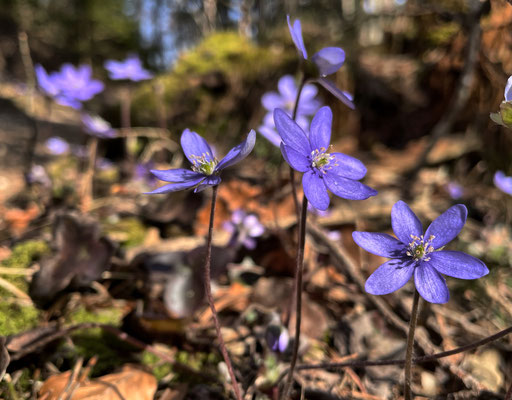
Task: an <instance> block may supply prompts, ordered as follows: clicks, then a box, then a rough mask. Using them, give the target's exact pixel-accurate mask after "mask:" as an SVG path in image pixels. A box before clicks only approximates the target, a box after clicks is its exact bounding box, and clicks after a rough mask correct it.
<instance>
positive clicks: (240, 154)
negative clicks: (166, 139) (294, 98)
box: [146, 129, 256, 194]
mask: <svg viewBox="0 0 512 400" xmlns="http://www.w3.org/2000/svg"><path fill="white" fill-rule="evenodd" d="M255 143H256V132H254V130H251V131H250V132H249V134H248V135H247V139H246V140H244V141H243V142H242V143H240V144H239V145H238V146H235V147H233V148H232V149H231V150H230V151H229V152H228V154H226V156H225V157H224V158H223V159H222V160H220V161H217V159H216V158H215V157H214V156H213V152H212V149H211V148H210V145H209V144H208V143H207V142H206V140H204V139H203V138H202V137H201V136H199V135H198V134H197V133H195V132H192V131H191V130H190V129H185V130H184V131H183V133H182V135H181V147H182V149H183V152H184V153H185V156H186V157H187V158H188V160H189V161H190V162H191V163H192V170H189V169H183V168H177V169H168V170H163V171H160V170H151V173H152V174H153V175H155V176H156V177H157V178H158V179H160V180H162V181H166V182H172V183H169V184H168V185H164V186H162V187H159V188H158V189H155V190H153V191H152V192H149V193H146V194H158V193H169V192H176V191H178V190H184V189H190V188H195V189H194V192H196V193H197V192H200V191H201V190H203V189H205V188H207V187H208V186H216V185H218V184H219V183H220V181H221V179H220V176H219V175H220V173H221V171H222V170H223V169H224V168H227V167H230V166H232V165H234V164H236V163H238V162H239V161H242V160H243V159H244V158H245V157H247V156H248V155H249V153H250V152H251V151H252V149H253V148H254V144H255Z"/></svg>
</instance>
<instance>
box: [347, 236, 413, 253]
mask: <svg viewBox="0 0 512 400" xmlns="http://www.w3.org/2000/svg"><path fill="white" fill-rule="evenodd" d="M352 238H353V239H354V242H356V243H357V245H358V246H360V247H362V248H363V249H365V250H366V251H369V252H370V253H372V254H375V255H377V256H381V257H387V258H400V257H402V256H405V253H406V249H405V246H404V244H403V243H401V242H399V241H398V240H396V239H395V238H394V237H393V236H391V235H388V234H387V233H374V232H359V231H355V232H352Z"/></svg>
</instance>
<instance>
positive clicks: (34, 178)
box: [27, 165, 52, 187]
mask: <svg viewBox="0 0 512 400" xmlns="http://www.w3.org/2000/svg"><path fill="white" fill-rule="evenodd" d="M27 179H28V181H29V182H30V183H32V184H36V183H37V184H39V185H42V186H45V187H50V186H51V184H52V182H51V180H50V177H49V176H48V174H47V173H46V170H45V169H44V167H43V166H42V165H33V166H32V168H31V169H30V172H29V173H28V175H27Z"/></svg>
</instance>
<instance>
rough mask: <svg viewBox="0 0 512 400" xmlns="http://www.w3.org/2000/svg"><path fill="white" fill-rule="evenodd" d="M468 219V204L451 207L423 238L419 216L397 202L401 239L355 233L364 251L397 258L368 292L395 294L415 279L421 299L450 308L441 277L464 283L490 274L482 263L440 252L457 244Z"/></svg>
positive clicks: (394, 223) (372, 279)
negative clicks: (444, 304)
mask: <svg viewBox="0 0 512 400" xmlns="http://www.w3.org/2000/svg"><path fill="white" fill-rule="evenodd" d="M467 215H468V210H467V209H466V207H465V206H464V205H463V204H457V205H455V206H453V207H450V208H449V209H448V210H446V211H445V212H444V213H443V214H441V215H440V216H439V217H437V218H436V219H435V220H434V221H433V222H432V223H431V224H430V226H429V227H428V228H427V231H426V232H425V235H423V227H422V225H421V222H420V220H419V219H418V217H417V216H416V215H415V214H414V213H413V212H412V210H411V209H410V208H409V206H408V205H407V204H405V203H404V202H403V201H398V202H397V203H396V204H395V205H394V206H393V209H392V210H391V225H392V227H393V231H394V232H395V235H396V236H397V238H398V239H395V238H394V237H392V236H391V235H388V234H386V233H373V232H357V231H356V232H353V233H352V237H353V239H354V241H355V242H356V243H357V244H358V245H359V246H361V247H362V248H363V249H365V250H366V251H369V252H370V253H372V254H376V255H378V256H381V257H387V258H391V259H392V260H390V261H387V262H385V263H384V264H382V265H381V266H380V267H379V268H377V270H376V271H375V272H374V273H373V274H372V275H371V276H370V277H369V278H368V280H367V281H366V285H365V289H366V291H367V292H368V293H370V294H376V295H381V294H388V293H392V292H394V291H395V290H398V289H400V288H401V287H402V286H404V285H405V284H406V283H407V282H408V281H409V279H410V278H411V277H412V276H413V275H414V284H415V285H416V289H417V290H418V292H419V293H420V295H421V297H423V298H424V299H425V300H427V301H429V302H431V303H446V302H447V301H448V299H449V298H450V293H449V291H448V287H447V286H446V281H445V279H444V277H443V276H442V275H441V274H444V275H448V276H452V277H454V278H459V279H477V278H481V277H482V276H484V275H487V274H488V273H489V270H488V269H487V267H486V266H485V264H484V263H483V262H482V261H480V260H479V259H477V258H475V257H473V256H470V255H468V254H465V253H462V252H460V251H449V250H439V249H441V248H442V247H444V246H445V245H446V244H448V243H449V242H451V241H452V240H453V239H455V237H456V236H457V235H458V234H459V232H460V231H461V229H462V227H463V226H464V224H465V223H466V218H467ZM436 250H437V251H436Z"/></svg>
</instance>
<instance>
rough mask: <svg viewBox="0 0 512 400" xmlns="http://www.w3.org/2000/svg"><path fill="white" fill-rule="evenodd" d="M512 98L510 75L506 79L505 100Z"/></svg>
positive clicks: (511, 77)
mask: <svg viewBox="0 0 512 400" xmlns="http://www.w3.org/2000/svg"><path fill="white" fill-rule="evenodd" d="M511 100H512V76H510V77H509V78H508V80H507V85H506V86H505V101H511Z"/></svg>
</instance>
